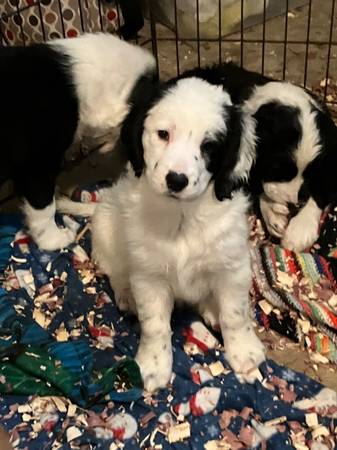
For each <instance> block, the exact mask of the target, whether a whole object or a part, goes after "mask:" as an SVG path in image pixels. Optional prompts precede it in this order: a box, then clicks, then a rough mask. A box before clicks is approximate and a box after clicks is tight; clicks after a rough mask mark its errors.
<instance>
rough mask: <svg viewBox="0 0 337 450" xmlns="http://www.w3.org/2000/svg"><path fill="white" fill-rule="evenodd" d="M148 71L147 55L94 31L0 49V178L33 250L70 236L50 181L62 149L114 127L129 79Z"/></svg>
mask: <svg viewBox="0 0 337 450" xmlns="http://www.w3.org/2000/svg"><path fill="white" fill-rule="evenodd" d="M154 71H155V62H154V58H153V56H152V55H151V54H150V53H148V52H147V51H145V50H144V49H142V48H140V47H136V46H133V45H131V44H128V43H126V42H124V41H121V40H120V39H118V38H116V37H114V36H111V35H107V34H102V33H100V34H92V35H89V34H88V35H83V36H82V37H79V38H77V39H64V40H56V41H52V42H49V43H46V44H39V45H33V46H31V47H27V48H23V47H1V48H0V84H1V86H2V94H1V108H0V130H1V133H0V134H1V138H0V148H1V168H0V182H3V181H5V180H7V179H11V180H13V182H14V188H15V190H16V192H17V193H18V194H19V195H20V196H22V197H23V199H24V205H23V211H24V213H25V217H26V221H27V225H28V227H29V231H30V233H31V235H32V237H33V238H34V240H35V241H36V242H37V244H38V245H39V246H40V247H41V248H43V249H46V250H54V249H57V248H62V247H65V246H67V245H68V244H69V243H70V242H72V240H73V239H74V231H72V230H71V229H68V228H63V229H61V228H58V227H57V225H56V223H55V219H54V215H55V200H54V189H55V181H56V177H57V175H58V173H59V171H60V167H61V164H62V161H63V158H64V154H65V152H66V150H67V149H68V148H69V147H70V146H71V145H72V144H73V143H74V142H75V141H78V140H81V139H82V138H83V137H85V136H86V135H90V136H91V135H95V136H101V135H105V134H109V133H110V132H111V130H112V129H114V128H115V127H117V126H119V125H120V124H121V122H122V121H123V119H124V118H125V117H126V115H127V114H128V111H129V102H128V100H129V95H130V93H131V91H132V89H133V87H134V86H135V84H136V82H137V80H138V79H139V78H140V77H142V76H143V75H144V74H148V76H149V77H152V76H153V74H154Z"/></svg>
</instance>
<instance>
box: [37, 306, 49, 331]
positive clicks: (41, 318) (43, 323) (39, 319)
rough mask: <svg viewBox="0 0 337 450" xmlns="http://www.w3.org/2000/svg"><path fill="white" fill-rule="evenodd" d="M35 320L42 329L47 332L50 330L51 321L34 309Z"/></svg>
mask: <svg viewBox="0 0 337 450" xmlns="http://www.w3.org/2000/svg"><path fill="white" fill-rule="evenodd" d="M33 319H34V320H35V321H36V322H37V323H38V324H39V325H40V327H42V328H43V329H45V330H46V329H47V328H48V326H49V324H50V322H51V319H50V318H49V317H47V316H46V314H44V313H43V312H42V311H41V310H40V309H38V308H34V311H33Z"/></svg>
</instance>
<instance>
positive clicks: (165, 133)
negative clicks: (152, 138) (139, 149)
mask: <svg viewBox="0 0 337 450" xmlns="http://www.w3.org/2000/svg"><path fill="white" fill-rule="evenodd" d="M157 134H158V137H159V139H161V140H162V141H166V142H167V141H168V140H169V137H170V135H169V132H168V131H166V130H158V131H157Z"/></svg>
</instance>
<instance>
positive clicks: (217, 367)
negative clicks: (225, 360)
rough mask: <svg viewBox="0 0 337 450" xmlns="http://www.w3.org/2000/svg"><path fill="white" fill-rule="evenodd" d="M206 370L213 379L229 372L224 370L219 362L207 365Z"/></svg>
mask: <svg viewBox="0 0 337 450" xmlns="http://www.w3.org/2000/svg"><path fill="white" fill-rule="evenodd" d="M208 368H209V370H210V372H211V374H212V375H213V377H217V376H219V375H221V374H223V373H226V371H227V372H230V371H229V370H227V369H225V368H224V366H223V364H222V362H221V361H216V362H214V363H212V364H209V365H208Z"/></svg>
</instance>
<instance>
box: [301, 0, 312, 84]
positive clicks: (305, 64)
mask: <svg viewBox="0 0 337 450" xmlns="http://www.w3.org/2000/svg"><path fill="white" fill-rule="evenodd" d="M311 10H312V0H309V9H308V25H307V42H306V46H305V61H304V78H303V86H304V87H305V88H306V87H307V79H308V59H309V45H310V26H311Z"/></svg>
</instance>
